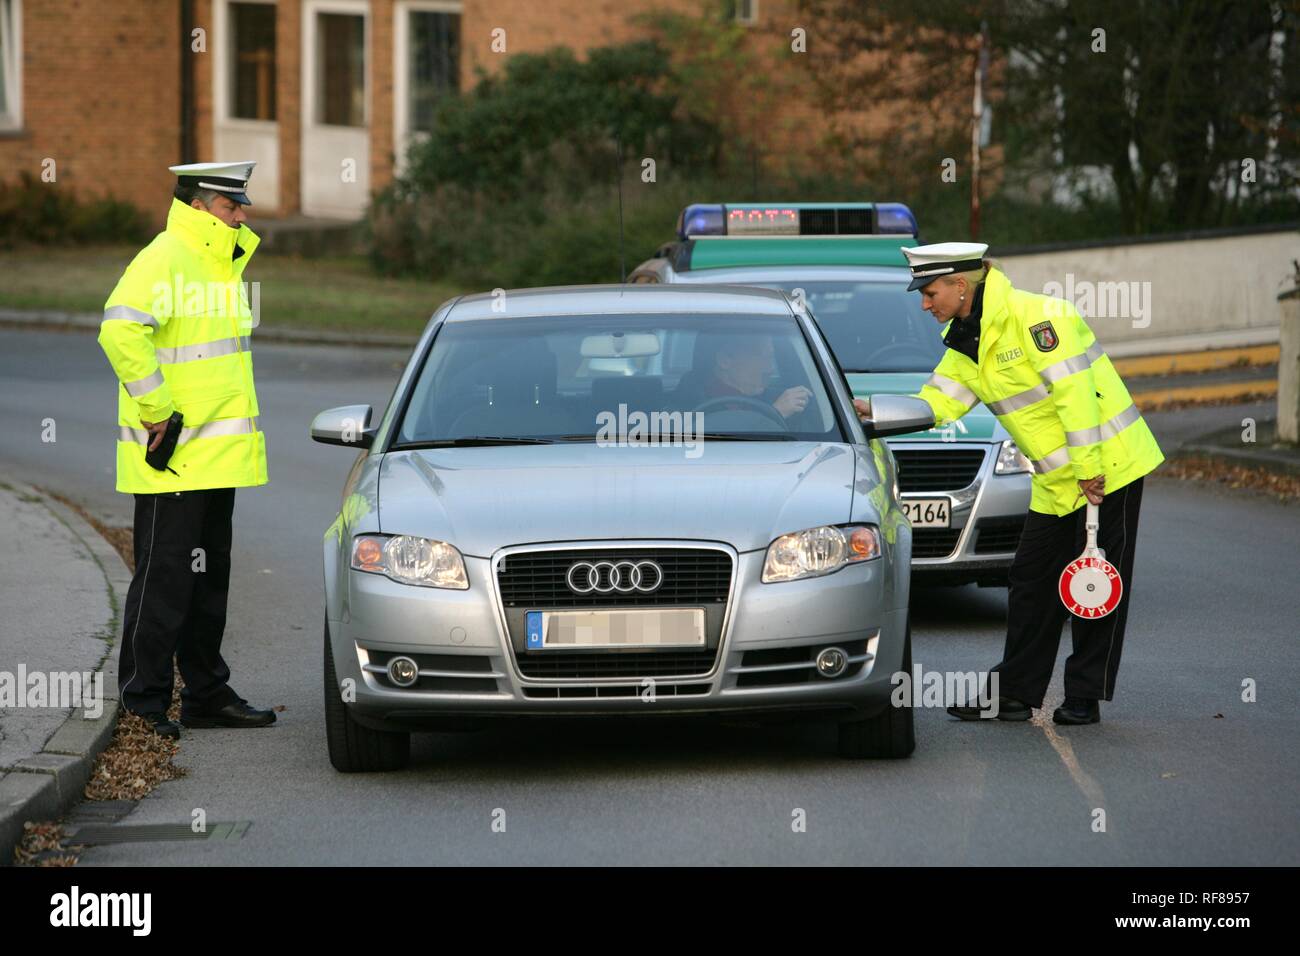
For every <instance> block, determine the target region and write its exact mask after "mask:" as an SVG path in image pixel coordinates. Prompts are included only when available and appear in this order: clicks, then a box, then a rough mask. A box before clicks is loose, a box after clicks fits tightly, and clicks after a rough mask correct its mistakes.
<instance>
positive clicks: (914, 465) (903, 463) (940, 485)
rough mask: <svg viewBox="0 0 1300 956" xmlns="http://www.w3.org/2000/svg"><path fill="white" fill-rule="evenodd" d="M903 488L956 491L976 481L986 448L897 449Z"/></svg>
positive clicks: (899, 474)
mask: <svg viewBox="0 0 1300 956" xmlns="http://www.w3.org/2000/svg"><path fill="white" fill-rule="evenodd" d="M893 451H894V460H895V461H897V462H898V490H899V491H956V490H958V489H959V488H965V487H966V486H967V485H969V484H970V483H971V482H973V481H974V480H975V477H976V475H978V474H979V470H980V466H981V465H982V464H984V449H982V448H953V449H942V448H911V449H899V448H895V449H894V450H893Z"/></svg>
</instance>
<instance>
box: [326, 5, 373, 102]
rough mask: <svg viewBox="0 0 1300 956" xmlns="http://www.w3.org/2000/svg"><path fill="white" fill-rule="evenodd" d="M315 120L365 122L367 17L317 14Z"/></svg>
mask: <svg viewBox="0 0 1300 956" xmlns="http://www.w3.org/2000/svg"><path fill="white" fill-rule="evenodd" d="M317 16H318V17H319V19H318V20H317V21H316V23H317V31H316V37H317V47H316V121H317V122H318V123H325V124H327V125H329V126H365V125H366V18H365V17H364V16H361V15H360V14H352V13H321V14H318V15H317Z"/></svg>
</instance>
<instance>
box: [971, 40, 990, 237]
mask: <svg viewBox="0 0 1300 956" xmlns="http://www.w3.org/2000/svg"><path fill="white" fill-rule="evenodd" d="M988 34H989V25H988V23H981V24H980V45H979V51H978V54H977V55H976V57H975V98H974V103H973V104H972V110H971V129H970V168H971V174H970V237H971V239H978V238H979V234H980V139H981V136H982V134H983V131H984V83H985V82H986V81H987V79H988V73H989V43H988Z"/></svg>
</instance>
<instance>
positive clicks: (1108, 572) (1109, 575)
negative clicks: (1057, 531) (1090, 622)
mask: <svg viewBox="0 0 1300 956" xmlns="http://www.w3.org/2000/svg"><path fill="white" fill-rule="evenodd" d="M1060 591H1061V603H1063V604H1064V605H1065V607H1066V609H1067V610H1068V611H1069V612H1070V613H1071V614H1073V615H1075V616H1076V617H1084V618H1094V617H1105V616H1106V615H1107V614H1109V613H1110V612H1111V611H1113V610H1115V608H1116V607H1118V606H1119V601H1120V598H1122V597H1123V596H1124V582H1123V581H1121V580H1120V577H1119V571H1117V570H1115V566H1114V565H1113V564H1111V563H1110V562H1109V561H1107V560H1106V559H1105V558H1098V557H1090V556H1088V555H1087V554H1086V553H1085V554H1081V555H1079V557H1077V558H1075V559H1074V560H1073V561H1071V562H1070V563H1069V564H1068V565H1066V568H1065V570H1064V571H1062V572H1061V586H1060Z"/></svg>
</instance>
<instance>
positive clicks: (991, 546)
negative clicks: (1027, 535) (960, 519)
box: [975, 515, 1025, 554]
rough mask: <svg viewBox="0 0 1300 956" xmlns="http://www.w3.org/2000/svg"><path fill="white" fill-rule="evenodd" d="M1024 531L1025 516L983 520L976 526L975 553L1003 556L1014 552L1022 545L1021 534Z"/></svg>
mask: <svg viewBox="0 0 1300 956" xmlns="http://www.w3.org/2000/svg"><path fill="white" fill-rule="evenodd" d="M1024 530H1025V516H1024V515H1011V516H1008V517H999V518H981V519H980V520H979V522H978V523H977V524H976V525H975V553H976V554H1002V553H1005V552H1007V551H1014V550H1016V548H1017V547H1019V545H1020V534H1021V532H1023V531H1024Z"/></svg>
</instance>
